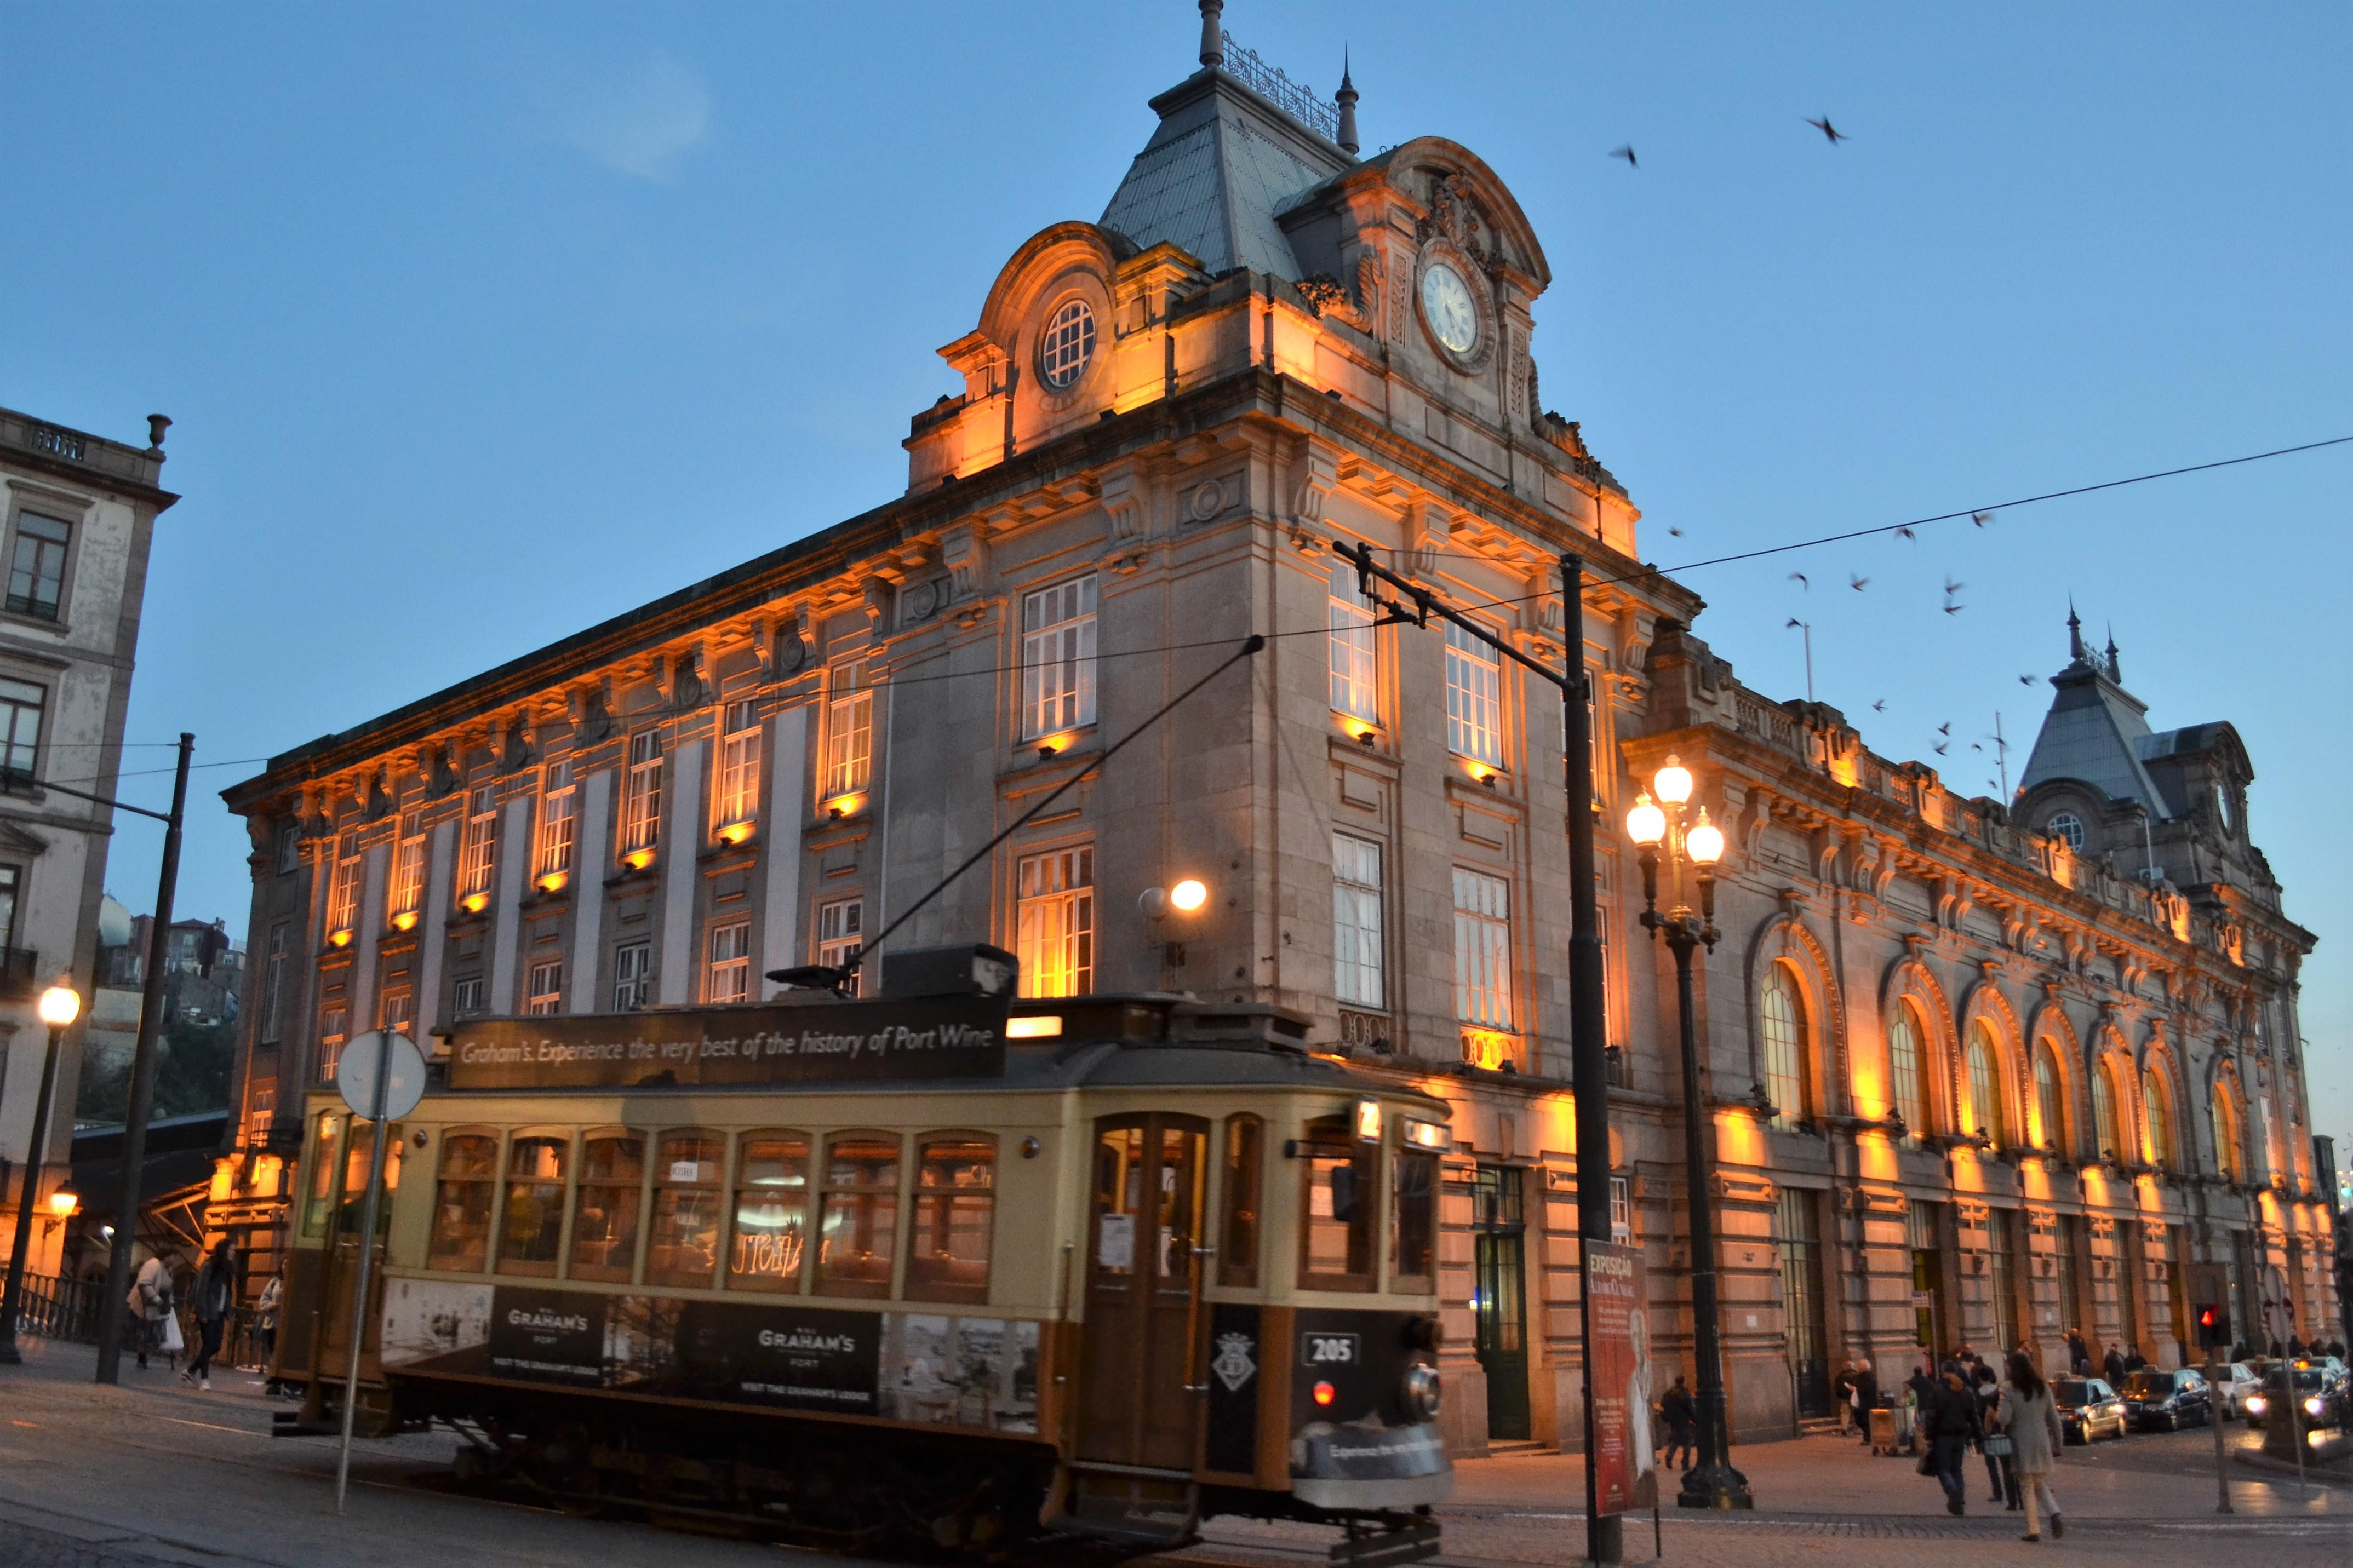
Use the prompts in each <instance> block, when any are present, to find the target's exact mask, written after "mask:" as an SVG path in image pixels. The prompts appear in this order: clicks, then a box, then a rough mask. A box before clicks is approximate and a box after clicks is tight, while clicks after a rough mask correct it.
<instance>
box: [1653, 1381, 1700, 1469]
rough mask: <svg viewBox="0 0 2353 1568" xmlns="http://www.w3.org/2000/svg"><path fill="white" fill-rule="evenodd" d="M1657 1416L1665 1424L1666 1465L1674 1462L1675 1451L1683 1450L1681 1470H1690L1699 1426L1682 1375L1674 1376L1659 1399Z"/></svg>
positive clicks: (1695, 1411) (1689, 1392) (1697, 1416)
mask: <svg viewBox="0 0 2353 1568" xmlns="http://www.w3.org/2000/svg"><path fill="white" fill-rule="evenodd" d="M1659 1415H1661V1416H1662V1417H1663V1418H1664V1419H1665V1421H1666V1423H1667V1463H1668V1464H1670V1465H1672V1464H1673V1463H1674V1462H1675V1450H1677V1449H1678V1448H1680V1449H1682V1450H1683V1468H1684V1469H1686V1470H1688V1469H1690V1468H1692V1458H1693V1447H1694V1443H1695V1442H1696V1434H1695V1428H1696V1427H1697V1426H1698V1424H1699V1420H1698V1418H1699V1407H1698V1406H1697V1405H1694V1403H1693V1402H1692V1394H1691V1390H1690V1389H1688V1388H1686V1387H1684V1386H1683V1373H1676V1374H1675V1385H1674V1386H1673V1387H1672V1388H1670V1389H1668V1390H1667V1392H1666V1393H1665V1394H1662V1396H1661V1397H1660V1399H1659Z"/></svg>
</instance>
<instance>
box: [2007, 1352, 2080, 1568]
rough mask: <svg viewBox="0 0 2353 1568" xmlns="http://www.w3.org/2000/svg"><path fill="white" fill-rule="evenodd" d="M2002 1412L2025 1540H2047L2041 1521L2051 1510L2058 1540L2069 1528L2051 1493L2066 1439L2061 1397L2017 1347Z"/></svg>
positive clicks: (2053, 1532) (2012, 1357)
mask: <svg viewBox="0 0 2353 1568" xmlns="http://www.w3.org/2000/svg"><path fill="white" fill-rule="evenodd" d="M1998 1415H1999V1418H2000V1422H2001V1429H2002V1430H2003V1431H2005V1432H2007V1433H2009V1434H2010V1468H2011V1470H2012V1472H2013V1473H2014V1474H2015V1475H2016V1476H2017V1478H2018V1495H2019V1498H2020V1500H2021V1502H2023V1503H2024V1505H2025V1508H2026V1535H2025V1539H2026V1540H2028V1541H2040V1540H2042V1529H2041V1527H2040V1525H2039V1523H2038V1522H2037V1512H2038V1510H2040V1511H2042V1512H2047V1513H2049V1514H2050V1515H2051V1536H2052V1540H2054V1541H2055V1540H2057V1539H2058V1538H2059V1537H2061V1536H2063V1535H2064V1534H2066V1533H2067V1523H2066V1521H2064V1520H2063V1519H2062V1518H2061V1517H2060V1516H2059V1500H2058V1499H2057V1498H2055V1497H2052V1495H2051V1467H2052V1465H2054V1464H2056V1463H2057V1462H2058V1459H2059V1450H2060V1448H2061V1447H2062V1446H2063V1443H2064V1442H2065V1438H2064V1436H2063V1434H2062V1433H2061V1430H2060V1426H2059V1402H2058V1401H2057V1400H2056V1399H2055V1398H2053V1397H2052V1393H2051V1385H2050V1384H2048V1383H2046V1382H2044V1381H2043V1377H2042V1373H2040V1372H2038V1371H2036V1370H2035V1366H2034V1363H2033V1362H2032V1361H2031V1359H2029V1358H2028V1357H2027V1356H2025V1355H2024V1354H2021V1353H2019V1352H2012V1353H2011V1355H2010V1381H2009V1382H2008V1383H2006V1384H2003V1385H2002V1390H2001V1405H2000V1410H1999V1412H1998Z"/></svg>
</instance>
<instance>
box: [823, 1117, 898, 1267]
mask: <svg viewBox="0 0 2353 1568" xmlns="http://www.w3.org/2000/svg"><path fill="white" fill-rule="evenodd" d="M898 1230H899V1140H898V1139H897V1138H895V1137H892V1136H891V1135H889V1134H885V1133H874V1132H848V1133H844V1134H842V1135H841V1136H839V1137H838V1138H836V1139H834V1140H833V1141H832V1142H831V1143H830V1144H829V1145H828V1147H827V1150H826V1161H825V1213H824V1217H823V1218H822V1220H821V1221H820V1222H819V1230H818V1253H817V1288H818V1294H820V1295H826V1296H888V1295H889V1294H890V1293H891V1258H892V1253H893V1252H894V1251H896V1250H897V1245H898V1239H899V1237H898Z"/></svg>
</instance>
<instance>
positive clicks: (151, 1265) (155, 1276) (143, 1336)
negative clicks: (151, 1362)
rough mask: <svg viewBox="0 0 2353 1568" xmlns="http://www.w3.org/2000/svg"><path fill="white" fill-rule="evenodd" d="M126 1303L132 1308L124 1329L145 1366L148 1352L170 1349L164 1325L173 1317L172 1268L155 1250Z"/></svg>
mask: <svg viewBox="0 0 2353 1568" xmlns="http://www.w3.org/2000/svg"><path fill="white" fill-rule="evenodd" d="M123 1304H124V1305H125V1306H127V1307H129V1308H130V1309H131V1318H130V1321H129V1322H128V1323H127V1324H125V1325H124V1326H125V1329H126V1330H127V1331H128V1332H129V1333H130V1336H131V1347H132V1350H133V1351H135V1352H137V1353H138V1356H139V1364H140V1365H141V1366H142V1367H143V1366H145V1365H146V1364H147V1357H148V1354H149V1352H153V1351H157V1350H168V1348H169V1346H168V1337H169V1336H168V1335H167V1334H166V1333H165V1331H164V1325H165V1324H167V1323H170V1322H171V1321H173V1319H172V1270H171V1268H170V1267H169V1266H167V1265H166V1264H165V1263H164V1260H163V1258H159V1257H157V1256H156V1255H155V1254H154V1253H152V1252H151V1253H149V1254H148V1255H147V1261H146V1262H144V1263H142V1264H141V1265H140V1266H139V1273H138V1275H137V1277H136V1278H134V1279H132V1281H131V1294H130V1295H129V1296H128V1297H127V1298H125V1299H124V1302H123Z"/></svg>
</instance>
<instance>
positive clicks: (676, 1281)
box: [646, 1131, 727, 1287]
mask: <svg viewBox="0 0 2353 1568" xmlns="http://www.w3.org/2000/svg"><path fill="white" fill-rule="evenodd" d="M726 1157H727V1148H726V1145H725V1144H724V1143H723V1142H721V1141H720V1139H719V1137H718V1135H717V1134H716V1133H712V1132H695V1131H690V1132H665V1133H663V1134H662V1137H661V1142H660V1143H659V1145H658V1147H657V1148H656V1151H655V1153H654V1222H653V1237H652V1242H651V1245H650V1246H649V1248H648V1251H647V1255H646V1280H647V1282H648V1283H649V1284H653V1285H689V1286H703V1287H708V1286H709V1285H710V1284H711V1283H712V1279H713V1278H714V1277H715V1276H716V1275H717V1273H718V1271H719V1207H720V1199H721V1197H722V1192H721V1188H720V1185H719V1166H720V1162H722V1161H723V1160H724V1159H725V1158H726Z"/></svg>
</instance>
